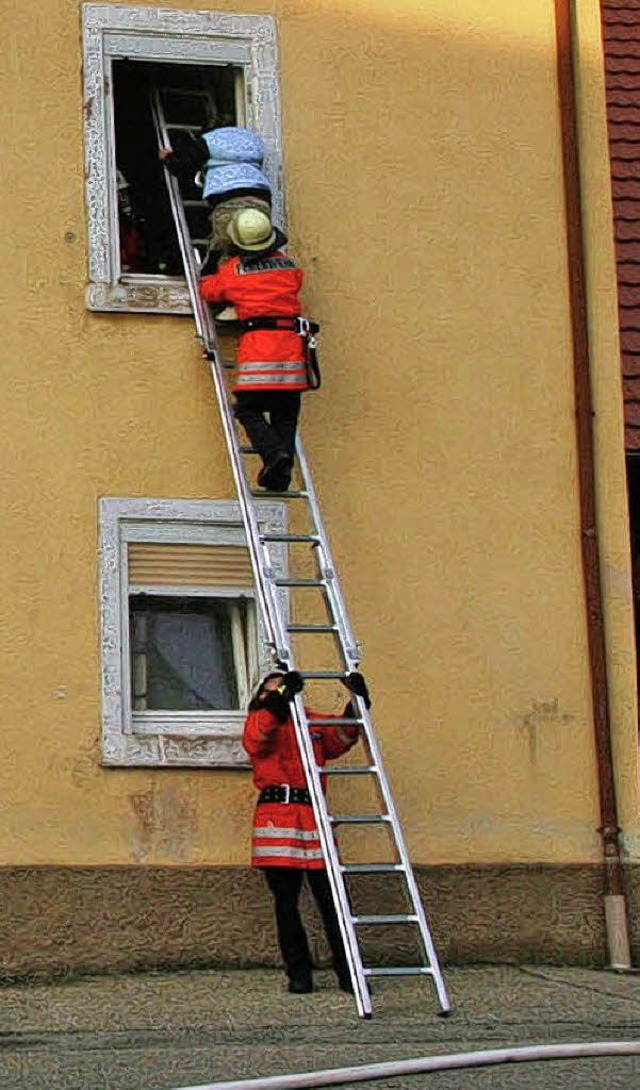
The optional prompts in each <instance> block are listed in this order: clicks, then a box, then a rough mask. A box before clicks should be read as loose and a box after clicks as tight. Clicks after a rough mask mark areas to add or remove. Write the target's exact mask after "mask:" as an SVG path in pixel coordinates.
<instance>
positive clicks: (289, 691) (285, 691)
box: [278, 670, 304, 701]
mask: <svg viewBox="0 0 640 1090" xmlns="http://www.w3.org/2000/svg"><path fill="white" fill-rule="evenodd" d="M303 688H304V678H303V677H302V674H299V673H298V671H297V670H289V672H288V673H287V674H285V675H284V677H283V679H282V685H281V686H280V688H279V689H278V692H279V693H282V696H283V697H284V699H285V700H287V701H289V700H293V698H294V696H295V695H296V693H301V692H302V690H303Z"/></svg>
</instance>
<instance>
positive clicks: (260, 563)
mask: <svg viewBox="0 0 640 1090" xmlns="http://www.w3.org/2000/svg"><path fill="white" fill-rule="evenodd" d="M152 105H153V118H154V123H155V127H156V133H157V136H158V146H159V147H166V146H167V145H168V134H167V129H166V123H165V119H164V111H163V109H162V103H161V100H160V94H159V91H158V89H157V88H156V89H155V91H154V94H153V103H152ZM164 175H165V181H166V185H167V190H168V193H169V200H170V203H171V212H172V215H173V219H174V223H175V225H176V232H177V235H178V243H179V246H180V254H181V257H182V261H183V264H184V270H185V278H186V281H187V288H188V291H189V298H190V301H191V306H192V308H193V315H194V319H195V324H196V331H197V334H198V337H199V338H200V340H201V341H202V343H203V347H204V353H205V355H206V357H207V359H208V361H209V365H210V370H211V375H212V378H213V382H214V386H215V390H216V397H217V401H218V406H219V408H220V415H221V418H222V425H223V429H224V433H225V439H226V442H227V447H228V450H229V454H230V458H231V468H232V472H233V477H234V483H235V486H236V491H237V494H238V497H239V499H240V507H241V510H242V515H243V521H244V524H245V530H246V534H247V544H248V547H249V555H250V558H251V565H252V568H253V574H254V579H255V583H256V590H257V593H258V601H259V604H260V608H261V611H262V616H263V618H264V621H265V624H266V627H267V635H268V640H269V642H270V644H271V645H272V646H273V647H274V650H275V653H276V657H277V658H278V660H279V661H287V659H288V657H289V655H288V654H287V651H288V643H287V638H286V633H285V631H284V627H283V624H282V620H281V617H280V610H279V609H278V603H277V601H276V594H277V591H276V588H275V587H274V586H273V584H272V583H271V582H270V581H269V578H268V575H267V573H268V571H269V570H270V566H269V556H268V552H267V550H266V549H263V548H262V546H261V544H260V528H259V525H258V519H257V516H256V514H255V510H254V507H253V503H252V497H251V494H250V492H249V489H248V486H247V483H246V479H245V476H244V472H243V468H242V463H241V458H240V453H239V451H238V449H237V442H236V434H235V428H234V422H233V416H232V413H231V408H230V406H229V399H228V396H227V391H226V385H225V382H224V373H223V369H222V365H221V361H220V354H219V352H218V346H217V338H216V330H215V323H214V321H213V318H212V316H211V312H210V310H209V307H208V306H207V304H206V303H205V302H204V300H203V299H202V297H201V295H200V291H199V279H198V273H197V269H196V265H195V261H194V257H193V251H192V248H191V245H190V236H189V228H188V225H187V221H186V217H185V214H184V208H183V206H182V199H181V195H180V186H179V184H178V180H177V178H174V177H173V175H171V174H170V173H169V171H167V170H165V171H164ZM265 561H266V563H265Z"/></svg>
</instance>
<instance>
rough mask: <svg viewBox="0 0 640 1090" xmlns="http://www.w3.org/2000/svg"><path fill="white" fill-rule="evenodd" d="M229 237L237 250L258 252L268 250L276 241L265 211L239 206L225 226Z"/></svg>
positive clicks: (273, 229) (272, 227)
mask: <svg viewBox="0 0 640 1090" xmlns="http://www.w3.org/2000/svg"><path fill="white" fill-rule="evenodd" d="M227 233H228V235H229V238H230V239H231V241H232V242H233V244H234V246H237V247H238V249H239V250H250V251H251V252H252V253H260V252H261V250H269V249H270V248H271V247H272V246H273V244H274V242H275V241H276V231H275V228H274V226H273V224H272V223H271V220H270V219H269V217H268V215H267V214H266V212H260V210H259V209H257V208H241V209H240V211H239V212H236V214H235V216H234V217H233V219H232V220H231V222H230V223H229V226H228V228H227Z"/></svg>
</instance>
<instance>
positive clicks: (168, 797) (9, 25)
mask: <svg viewBox="0 0 640 1090" xmlns="http://www.w3.org/2000/svg"><path fill="white" fill-rule="evenodd" d="M7 2H8V10H7V11H6V12H5V17H4V18H3V20H2V21H1V22H0V46H1V48H2V55H3V58H4V61H3V65H2V66H1V67H0V108H1V112H2V117H3V146H4V149H5V151H4V154H3V156H2V158H1V160H0V178H1V184H2V191H3V192H2V207H3V210H4V214H3V230H2V232H1V233H0V253H1V255H2V262H3V269H4V276H3V278H2V287H1V292H0V295H1V299H2V333H1V339H0V361H1V362H0V366H1V367H2V374H3V388H4V391H5V398H4V405H3V412H2V416H1V418H0V432H1V436H2V447H3V458H2V465H1V467H0V474H1V478H2V481H1V489H0V504H1V506H2V527H3V529H2V549H1V551H0V593H1V598H2V606H3V625H2V630H1V632H0V691H1V693H2V700H1V701H0V737H1V738H2V750H1V752H2V758H3V759H2V764H1V769H0V785H1V787H0V790H1V794H2V799H3V807H2V821H1V822H0V858H1V859H2V861H3V862H4V863H5V864H9V865H19V866H25V865H28V866H33V865H38V864H47V863H49V864H56V865H61V866H65V865H76V866H102V865H112V864H130V863H131V864H132V863H137V864H140V863H143V864H148V865H166V864H176V863H180V864H182V865H208V866H215V865H236V866H237V865H241V864H244V863H245V862H246V861H247V858H248V827H249V821H250V809H251V799H252V788H251V784H250V778H249V774H248V773H246V772H225V771H219V770H198V771H192V770H184V769H176V770H168V771H167V770H165V771H154V770H126V771H125V770H115V769H104V768H102V767H101V766H100V743H99V737H100V658H99V615H98V582H97V579H98V561H97V502H98V498H99V497H100V496H103V495H108V496H146V497H185V498H191V497H206V498H228V497H231V496H232V495H233V491H232V482H231V476H230V472H229V470H228V467H227V461H226V452H225V449H224V443H223V438H222V433H221V429H220V427H219V425H218V421H217V408H216V406H215V403H214V399H213V393H212V390H211V387H210V381H209V377H208V372H207V370H206V367H205V365H204V363H203V362H202V360H201V359H200V354H199V350H198V348H197V345H196V343H195V341H194V337H193V329H192V326H191V323H190V322H189V321H188V320H186V319H177V318H166V317H157V316H142V315H109V314H93V313H89V312H87V311H86V310H85V305H84V289H85V283H86V275H87V274H86V268H87V262H86V222H85V207H84V183H83V145H82V87H81V62H82V58H81V46H80V7H79V5H78V4H77V3H75V2H70V0H50V2H49V3H48V4H47V5H46V6H43V5H42V4H41V3H38V2H37V0H20V2H18V0H7ZM589 3H590V0H589ZM158 6H159V7H161V8H169V7H171V5H170V4H165V3H160V4H158ZM181 6H182V7H183V8H187V9H193V10H197V9H198V8H200V7H202V2H201V0H199V2H190V0H182V5H181ZM216 6H217V8H218V9H220V10H224V11H238V10H242V9H241V8H240V7H239V6H238V4H237V3H231V2H228V0H227V2H225V0H219V2H218V3H217V5H216ZM591 6H593V5H591ZM251 11H252V12H253V13H256V14H261V13H263V14H271V15H274V16H275V17H276V19H277V20H278V33H279V44H280V57H281V90H282V103H283V131H284V144H285V179H286V193H287V207H288V213H289V229H290V237H291V248H292V252H293V253H294V254H295V255H297V256H298V257H299V259H300V260H301V262H302V264H303V265H304V266H305V267H306V269H307V272H308V279H307V290H306V298H307V301H308V311H309V313H310V314H313V316H314V317H317V318H318V319H319V320H320V321H321V322H322V325H323V335H322V356H321V358H322V363H323V371H324V376H325V381H324V385H323V388H322V390H321V391H320V392H319V393H317V394H315V395H310V396H309V397H308V398H307V400H306V402H305V406H304V411H303V434H304V438H305V442H306V445H307V451H308V453H309V455H310V457H311V461H312V465H313V468H314V472H315V475H316V483H317V486H318V489H319V492H320V495H321V499H322V502H323V509H324V514H325V517H326V524H327V527H328V529H329V532H330V536H331V541H332V545H333V548H334V552H335V555H336V559H337V562H338V565H339V568H340V571H341V575H342V578H343V581H344V587H345V590H346V593H347V598H348V602H349V606H350V612H351V615H352V620H353V624H354V628H355V630H356V633H357V634H358V635H359V637H360V638H361V639H362V641H363V646H364V656H363V668H364V670H365V671H366V673H367V675H368V677H369V679H370V682H371V687H372V690H373V694H374V700H375V715H376V723H377V726H378V730H379V735H380V739H381V743H382V746H383V750H384V754H385V757H386V760H387V764H388V770H389V773H390V775H391V779H392V783H393V786H394V789H395V794H396V798H397V801H398V805H399V809H400V813H401V817H402V819H403V821H404V825H405V829H406V833H407V838H408V841H409V847H410V850H411V852H412V854H413V857H414V858H415V859H416V861H417V862H421V863H431V864H437V863H443V864H445V863H446V864H456V863H487V862H488V863H502V862H504V863H527V862H539V861H541V862H550V863H563V862H566V863H576V862H590V861H591V862H592V861H595V860H597V859H598V858H599V842H598V835H597V832H596V828H597V825H598V823H599V820H598V805H597V788H596V773H595V758H594V747H593V740H592V722H591V706H590V695H589V670H588V658H587V647H586V632H585V610H584V595H583V584H582V575H581V567H580V553H579V537H578V508H577V486H576V453H575V436H574V422H573V411H574V405H573V387H572V356H571V341H570V326H569V311H568V297H567V286H566V285H567V269H566V240H565V232H564V211H563V183H562V170H561V156H560V134H559V114H558V100H557V85H556V71H555V64H556V59H555V32H554V20H553V4H552V2H551V0H527V3H526V4H513V3H512V2H511V0H463V2H461V3H459V4H456V5H451V4H450V3H449V0H420V2H419V3H418V2H417V0H393V3H391V2H388V0H386V2H383V0H375V2H372V0H366V3H365V2H364V0H348V2H347V0H344V2H340V3H337V2H336V3H333V2H331V0H269V2H263V0H253V2H252V4H251ZM34 75H35V76H37V79H35V80H34ZM599 184H601V185H602V186H604V178H603V177H602V178H601V179H600V183H599ZM613 283H614V282H613V280H611V282H609V280H607V281H606V283H605V285H604V290H603V295H602V306H603V308H604V310H603V311H596V312H594V314H593V315H592V320H593V322H594V323H596V325H597V323H598V322H600V323H601V327H599V328H600V331H601V341H602V337H603V336H604V338H605V340H606V334H602V323H604V324H605V327H606V329H608V330H611V329H614V328H615V303H614V304H613V305H611V300H612V299H613V300H614V299H615V297H614V295H613V294H612V293H613V292H614V287H613ZM602 314H604V317H602ZM611 322H613V326H611V324H610V323H611ZM607 323H609V325H607ZM611 336H612V337H613V333H611ZM603 396H613V395H610V391H609V390H608V389H607V390H605V392H604V394H603ZM612 411H613V410H612ZM614 441H617V440H615V438H614V439H612V443H613V442H614ZM601 442H603V443H604V444H605V452H604V453H605V455H606V439H603V440H601ZM613 449H614V452H615V457H616V458H618V461H619V460H620V458H619V456H618V453H617V447H614V448H613ZM616 465H617V463H616ZM621 472H622V470H621V469H620V467H619V466H618V468H616V469H614V470H612V471H611V473H612V474H613V478H612V479H613V486H612V488H611V489H609V491H608V493H607V495H608V496H609V497H611V496H613V500H610V502H611V503H612V504H613V508H614V515H616V514H617V515H619V512H620V510H621V508H620V504H621V503H622V502H623V500H622V499H621V497H622V489H621V485H620V481H621V477H620V474H621ZM618 523H619V525H618V524H616V525H617V526H618V528H617V530H616V534H617V536H616V537H615V540H613V541H612V543H611V548H612V549H613V550H615V549H618V551H619V553H620V555H623V544H624V532H625V531H624V525H623V520H620V519H618ZM621 542H622V543H623V544H622V545H621V544H620V543H621ZM621 563H622V562H621ZM625 609H626V610H627V612H625V613H624V615H622V614H620V617H619V619H618V621H617V622H612V623H617V624H618V628H619V633H620V638H621V640H622V644H621V645H620V646H622V647H623V649H624V648H625V647H626V648H627V651H626V652H625V653H626V658H625V657H624V654H623V662H622V666H621V667H620V668H619V670H618V672H617V673H616V675H615V678H614V681H615V684H616V685H618V687H619V693H620V694H622V695H621V696H620V697H619V699H620V703H621V706H622V707H623V711H622V712H621V714H620V716H619V718H618V720H617V722H616V724H615V726H616V729H617V730H618V735H617V741H616V745H617V747H618V749H617V754H618V763H619V766H620V767H623V768H624V769H627V770H628V769H629V768H630V767H635V765H634V762H635V750H634V749H633V736H632V731H631V728H630V726H629V723H630V719H631V712H630V711H629V708H631V710H633V707H632V705H633V702H632V700H631V697H630V695H629V694H630V692H631V689H630V686H631V684H632V679H631V673H630V671H631V665H632V654H631V652H630V651H629V650H628V648H629V647H630V643H629V641H630V639H631V636H630V623H629V617H628V603H626V604H625ZM625 640H626V641H627V642H626V644H625V642H624V641H625ZM625 716H626V718H625ZM623 778H624V777H623ZM625 782H626V783H627V787H626V789H625V792H626V793H624V806H625V817H626V826H628V827H629V828H630V829H631V831H633V826H634V823H635V822H636V809H637V807H636V797H635V778H632V779H629V777H628V774H627V780H626V781H625Z"/></svg>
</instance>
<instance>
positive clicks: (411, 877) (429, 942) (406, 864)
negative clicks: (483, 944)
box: [355, 697, 450, 1012]
mask: <svg viewBox="0 0 640 1090" xmlns="http://www.w3.org/2000/svg"><path fill="white" fill-rule="evenodd" d="M355 700H356V701H357V706H358V714H359V715H360V717H361V719H362V722H363V726H362V727H361V732H362V734H364V736H365V739H366V742H367V746H368V748H369V752H370V755H371V757H372V759H373V763H374V764H375V765H376V766H377V770H378V771H377V780H378V786H379V790H380V794H381V795H382V800H383V803H384V805H385V807H386V811H387V814H388V815H389V818H390V826H391V829H392V832H393V839H394V844H395V847H396V850H397V852H398V856H399V859H400V863H401V864H402V866H403V868H404V875H405V881H406V884H407V889H408V892H409V896H410V899H411V903H412V905H413V908H414V911H415V914H416V916H417V917H418V930H419V932H420V937H421V940H422V942H423V944H424V948H425V949H424V952H425V954H426V959H427V962H428V964H429V965H430V966H431V968H432V969H433V979H434V982H435V986H436V991H437V994H438V999H439V1000H440V1005H441V1007H442V1010H443V1011H445V1012H446V1011H448V1010H450V1004H449V1000H448V997H447V992H446V988H445V985H444V980H443V977H442V971H441V969H440V964H439V961H438V955H437V952H436V949H435V945H434V942H433V939H432V937H431V932H430V929H429V925H428V923H427V918H426V913H425V911H424V906H423V904H422V899H421V897H420V891H419V889H418V883H417V881H416V877H415V874H414V872H413V866H412V863H411V858H410V856H409V851H408V848H407V844H406V841H405V838H404V834H403V832H402V826H401V824H400V820H399V818H398V812H397V809H396V805H395V802H394V798H393V794H392V792H391V786H390V783H389V780H388V777H387V774H386V772H385V770H384V764H383V761H382V753H381V750H380V746H379V744H378V740H377V738H376V735H375V732H374V730H373V726H372V723H371V717H370V715H369V712H368V711H367V709H366V708H365V705H364V701H363V699H362V697H355Z"/></svg>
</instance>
